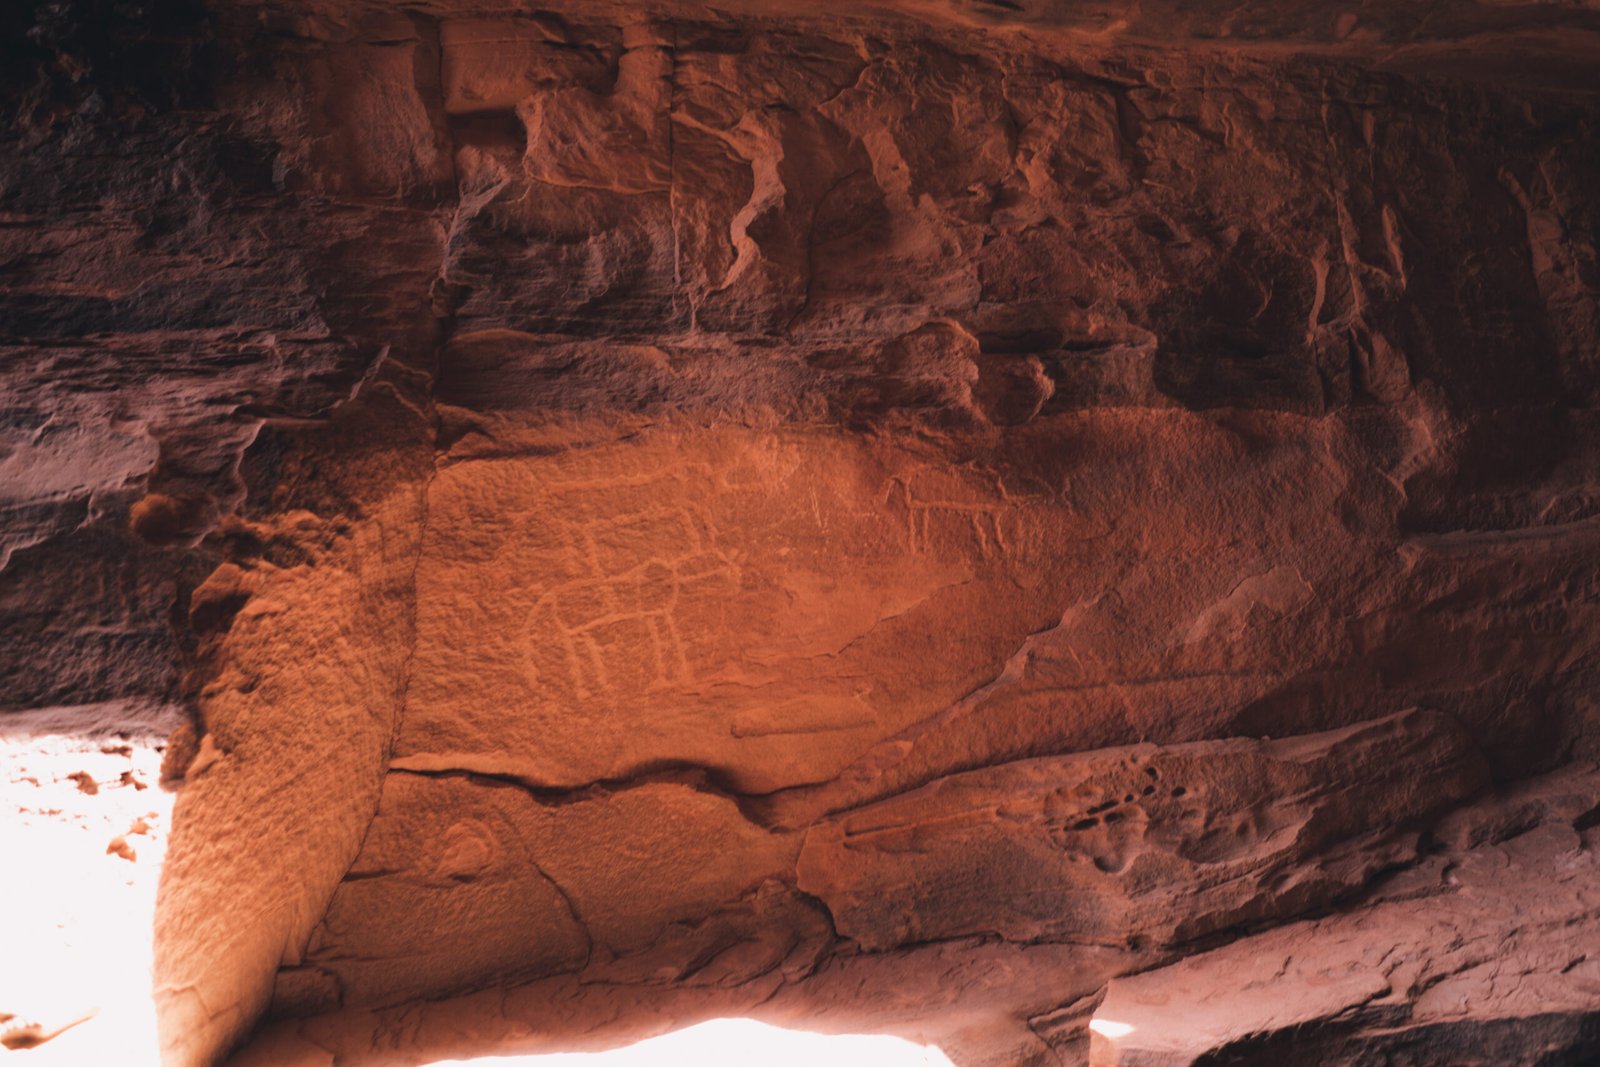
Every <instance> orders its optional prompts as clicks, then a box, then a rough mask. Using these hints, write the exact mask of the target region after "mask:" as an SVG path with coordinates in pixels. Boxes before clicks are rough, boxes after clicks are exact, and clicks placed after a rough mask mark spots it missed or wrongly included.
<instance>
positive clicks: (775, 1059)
mask: <svg viewBox="0 0 1600 1067" xmlns="http://www.w3.org/2000/svg"><path fill="white" fill-rule="evenodd" d="M751 1064H760V1065H761V1067H820V1065H826V1067H954V1064H952V1063H951V1062H950V1058H949V1057H948V1056H946V1055H945V1054H944V1053H943V1052H941V1051H939V1049H937V1048H934V1047H932V1046H928V1045H919V1044H917V1043H916V1042H914V1041H908V1040H906V1039H905V1038H903V1037H894V1036H891V1035H888V1034H813V1033H808V1032H806V1031H803V1030H785V1029H783V1028H782V1027H778V1026H770V1025H768V1024H766V1023H762V1022H757V1021H756V1020H754V1019H712V1020H711V1021H710V1022H705V1023H700V1024H699V1025H698V1026H690V1027H686V1028H685V1029H682V1030H677V1031H674V1032H673V1033H670V1034H663V1035H661V1036H660V1037H652V1038H649V1039H647V1040H645V1041H640V1042H639V1043H638V1044H634V1045H628V1046H627V1047H625V1048H619V1049H612V1050H610V1051H607V1052H558V1053H539V1054H533V1055H525V1056H484V1057H478V1058H475V1059H470V1060H438V1061H436V1062H435V1063H434V1064H433V1067H685V1065H693V1067H750V1065H751Z"/></svg>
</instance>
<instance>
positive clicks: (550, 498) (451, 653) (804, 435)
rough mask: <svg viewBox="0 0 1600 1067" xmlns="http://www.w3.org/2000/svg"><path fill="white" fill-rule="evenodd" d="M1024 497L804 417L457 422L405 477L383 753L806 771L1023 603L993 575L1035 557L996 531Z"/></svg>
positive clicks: (907, 705)
mask: <svg viewBox="0 0 1600 1067" xmlns="http://www.w3.org/2000/svg"><path fill="white" fill-rule="evenodd" d="M1044 499H1045V498H1044V497H1043V496H1041V495H1039V494H1034V495H1033V496H1029V495H1026V494H1023V495H1019V496H1018V497H1017V498H1016V499H1014V500H1011V499H1007V491H1006V489H1005V487H1004V486H1003V485H1001V484H1000V483H999V481H998V480H997V478H996V476H995V475H993V474H992V473H988V472H984V471H978V470H973V471H971V472H962V471H955V472H951V471H939V472H934V471H932V470H929V469H926V463H925V461H923V460H920V459H919V457H918V456H917V455H916V454H915V451H914V448H908V447H907V445H906V444H904V443H901V444H897V445H888V444H882V443H877V442H873V441H870V440H862V439H859V438H855V437H851V438H846V437H843V436H840V435H835V434H831V433H829V432H826V431H822V430H804V431H802V430H795V431H787V432H780V433H773V432H770V431H768V432H760V433H758V432H755V431H751V430H744V429H734V428H730V429H726V430H718V431H712V432H706V431H704V430H702V431H700V432H698V433H696V434H694V435H688V434H681V433H677V432H673V431H670V430H657V431H652V432H649V433H646V434H643V435H639V436H637V437H634V438H631V439H625V440H621V441H614V442H611V443H604V444H600V445H597V446H595V447H592V448H585V449H571V450H565V451H561V452H558V453H556V454H554V455H537V454H518V455H512V456H507V455H505V454H503V453H498V454H496V453H490V452H487V451H474V450H473V448H472V447H471V446H464V447H463V448H462V450H461V451H460V452H459V453H458V454H457V455H455V456H452V457H449V458H448V459H447V460H446V462H444V463H443V465H442V467H441V470H440V473H439V475H438V476H437V478H436V479H435V480H434V482H433V485H432V486H431V488H430V491H429V522H428V532H427V543H426V547H425V549H424V554H423V559H422V562H421V564H420V567H419V571H418V576H417V581H418V608H417V610H418V621H417V625H418V648H417V655H416V659H415V661H414V664H413V678H412V681H411V686H410V690H409V693H408V703H407V709H406V713H405V716H404V726H403V729H402V733H401V736H400V739H399V747H398V749H397V762H396V765H397V766H399V767H403V768H412V769H421V770H430V769H432V770H441V769H450V768H468V769H472V770H477V771H481V772H485V773H493V774H506V775H511V776H514V777H517V778H519V779H522V780H524V781H527V782H529V783H532V784H536V785H550V786H570V785H577V784H582V783H585V782H590V781H597V780H602V779H607V778H615V777H618V776H621V775H624V774H627V773H630V772H632V771H636V770H638V769H640V768H648V767H650V766H651V765H653V764H657V763H662V764H665V763H669V762H670V763H673V764H680V765H681V764H691V765H696V766H705V767H707V768H709V769H711V770H713V771H715V772H717V773H719V774H724V775H727V776H728V777H729V778H730V779H733V780H736V781H738V782H739V783H740V784H741V785H742V786H743V787H746V788H750V789H754V790H757V791H765V790H767V789H773V788H779V787H782V786H785V785H790V784H796V783H802V782H807V781H817V780H822V779H825V778H827V777H829V776H831V775H832V774H834V773H836V772H837V771H838V769H839V768H840V767H842V766H843V765H844V764H845V763H847V762H848V761H849V759H851V758H853V757H854V756H855V755H858V754H859V753H860V752H861V751H863V750H864V749H865V748H867V747H868V746H870V745H871V744H872V743H874V742H876V741H878V740H880V739H882V738H883V737H885V736H889V735H891V734H893V733H894V732H896V731H898V730H900V729H902V728H904V727H905V726H907V725H909V724H910V723H913V722H915V721H917V719H918V718H920V717H924V716H926V715H928V714H931V713H932V712H934V711H936V710H937V709H938V708H939V707H941V706H943V705H945V704H947V703H949V702H950V701H951V700H953V699H956V698H958V697H959V696H960V695H961V694H962V693H964V692H967V691H970V690H971V689H973V688H974V687H976V686H977V685H981V684H983V683H984V682H986V681H988V680H989V679H990V678H992V677H993V674H994V672H995V671H996V670H997V669H998V665H999V664H1001V663H1003V662H1004V657H1005V654H1006V653H1005V650H1006V648H1008V647H1010V646H1012V645H1014V644H1015V642H1016V641H1017V640H1018V639H1019V638H1020V637H1021V636H1023V635H1024V634H1026V633H1027V632H1029V628H1030V627H1036V626H1037V625H1039V623H1040V619H1041V618H1043V617H1044V616H1041V617H1040V618H1035V616H1036V615H1039V609H1038V608H1037V607H1036V606H1035V605H1034V604H1033V603H1032V602H1033V601H1036V600H1038V597H1037V596H1036V595H1034V594H1031V593H1029V592H1028V591H1027V590H1026V589H1024V588H1023V587H1022V584H1021V583H1019V582H1018V581H1016V580H1014V579H1013V577H1008V575H1009V576H1015V575H1017V574H1020V573H1021V572H1022V571H1024V570H1028V569H1031V568H1037V567H1039V566H1047V565H1049V564H1048V561H1046V560H1044V559H1041V558H1039V552H1038V551H1037V549H1038V547H1039V546H1035V551H1034V552H1031V553H1030V552H1029V551H1026V550H1024V551H1019V552H1010V553H1006V552H1005V547H1006V541H1007V533H1006V528H1007V523H1008V522H1016V521H1019V519H1018V515H1019V514H1020V513H1022V512H1023V511H1025V510H1026V509H1027V508H1029V507H1032V506H1037V504H1038V503H1039V502H1040V501H1043V500H1044ZM1037 522H1038V519H1037V518H1035V519H1034V520H1033V523H1034V525H1037ZM1002 557H1004V558H1002ZM978 599H981V600H982V602H983V603H984V604H985V610H984V611H983V612H982V613H979V612H976V611H963V610H961V605H962V604H963V603H968V604H974V603H977V601H978ZM996 611H999V612H1000V613H1001V615H1002V616H1003V617H1004V618H1006V619H1007V620H1009V621H1008V623H1006V624H1002V625H998V626H997V625H996V624H995V622H994V621H993V620H994V618H995V612H996ZM1045 615H1046V616H1047V615H1048V612H1046V613H1045ZM932 650H936V651H932ZM913 663H914V664H916V669H915V670H912V669H910V666H911V664H913ZM930 664H932V665H931V666H930ZM800 734H804V735H807V740H806V742H805V744H804V745H797V744H795V735H800Z"/></svg>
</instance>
